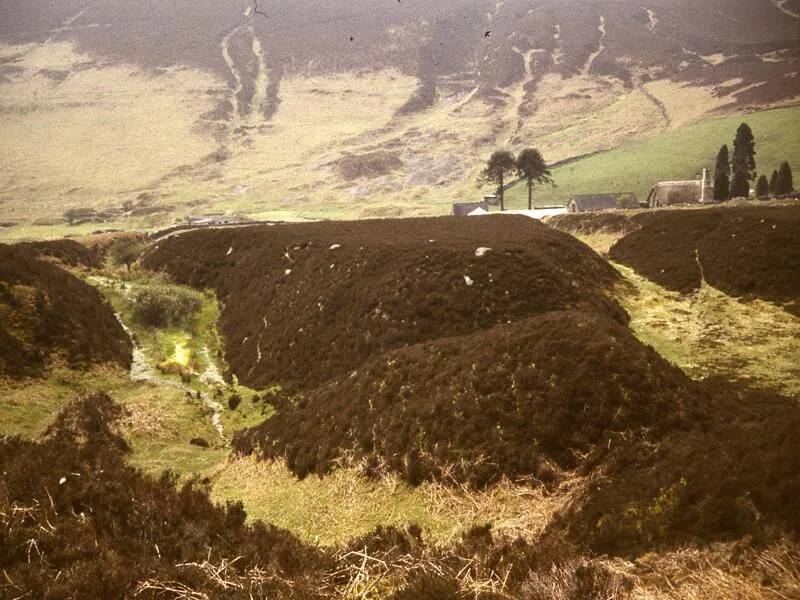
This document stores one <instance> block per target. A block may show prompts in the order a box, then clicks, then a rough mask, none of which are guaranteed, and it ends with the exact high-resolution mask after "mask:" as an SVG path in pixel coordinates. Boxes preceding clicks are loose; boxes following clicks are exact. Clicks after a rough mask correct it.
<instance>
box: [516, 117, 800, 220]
mask: <svg viewBox="0 0 800 600" xmlns="http://www.w3.org/2000/svg"><path fill="white" fill-rule="evenodd" d="M742 122H746V123H748V124H749V125H750V127H751V128H752V130H753V134H754V135H755V138H756V166H757V168H758V172H759V173H765V174H767V175H769V174H770V173H772V170H773V169H777V168H778V166H779V165H780V163H781V162H782V161H784V160H788V161H789V164H790V165H791V167H792V170H793V171H794V172H795V173H798V172H800V136H798V135H797V131H798V127H799V126H800V108H797V107H795V108H783V109H775V110H766V111H761V112H756V113H752V114H748V115H733V116H728V117H721V118H715V119H708V120H706V121H703V122H701V123H698V124H696V125H690V126H687V127H684V128H682V129H679V130H676V131H671V132H668V133H663V134H660V135H657V136H654V137H652V138H650V139H647V140H644V141H640V142H631V143H628V144H624V145H623V146H620V147H619V148H616V149H614V150H610V151H608V152H604V153H602V154H597V155H595V156H591V157H588V158H584V159H582V160H579V161H576V162H574V163H571V164H568V165H564V166H562V167H558V168H556V169H554V170H553V179H554V180H555V183H556V186H557V187H556V188H555V189H552V188H547V187H542V188H534V202H535V204H536V205H537V206H546V205H555V204H565V203H566V202H567V200H569V196H570V195H571V194H589V193H602V192H627V191H633V192H636V194H637V196H638V197H639V199H640V200H644V199H645V198H647V194H648V192H649V191H650V188H651V186H652V185H653V184H655V183H657V182H659V181H669V180H679V179H692V178H694V177H697V176H698V174H700V173H702V171H703V168H704V167H705V168H708V169H709V172H710V173H711V172H712V171H713V169H714V162H715V159H716V154H717V151H718V150H719V147H720V146H721V145H722V144H728V146H729V147H732V144H733V137H734V135H735V133H736V128H737V127H738V126H739V124H740V123H742ZM731 149H732V148H731ZM527 203H528V196H527V189H526V187H525V185H517V186H515V187H513V188H511V189H510V190H508V191H507V192H506V207H507V208H511V209H519V208H526V207H527Z"/></svg>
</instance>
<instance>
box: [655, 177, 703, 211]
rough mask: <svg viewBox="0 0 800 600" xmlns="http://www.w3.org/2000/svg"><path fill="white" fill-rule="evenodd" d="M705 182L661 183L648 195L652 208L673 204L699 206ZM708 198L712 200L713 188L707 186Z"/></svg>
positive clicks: (697, 180)
mask: <svg viewBox="0 0 800 600" xmlns="http://www.w3.org/2000/svg"><path fill="white" fill-rule="evenodd" d="M702 186H703V181H702V180H701V179H696V180H687V181H660V182H659V183H657V184H655V185H654V186H653V187H652V189H651V190H650V193H649V194H648V195H647V203H648V204H649V205H650V206H669V205H673V204H697V203H699V202H700V200H701V198H702ZM706 196H707V197H708V199H709V200H710V199H711V186H710V185H708V184H706Z"/></svg>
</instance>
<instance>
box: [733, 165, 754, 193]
mask: <svg viewBox="0 0 800 600" xmlns="http://www.w3.org/2000/svg"><path fill="white" fill-rule="evenodd" d="M749 195H750V182H749V181H748V180H747V173H745V172H744V171H743V170H742V169H738V170H737V171H736V172H735V173H734V174H733V181H731V198H747V197H748V196H749Z"/></svg>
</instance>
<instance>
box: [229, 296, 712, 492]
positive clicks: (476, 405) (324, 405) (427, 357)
mask: <svg viewBox="0 0 800 600" xmlns="http://www.w3.org/2000/svg"><path fill="white" fill-rule="evenodd" d="M700 398H701V396H700V394H699V393H698V390H697V388H696V386H695V385H694V384H693V382H691V380H689V379H688V378H687V377H686V376H685V375H684V374H683V373H682V372H681V371H680V370H679V369H677V368H675V367H672V366H671V365H669V364H668V363H667V362H666V361H664V360H663V359H662V358H661V357H660V356H659V355H658V354H657V353H656V352H655V351H653V350H652V349H651V348H649V347H647V346H644V345H643V344H641V343H640V342H639V341H638V340H636V338H635V337H634V336H633V334H632V333H631V332H630V330H628V329H627V327H625V326H623V325H621V324H619V323H617V322H615V321H614V320H612V319H610V318H608V317H607V316H603V315H599V314H597V313H596V312H591V311H578V310H573V311H557V312H550V313H547V314H545V315H541V316H536V317H531V318H529V319H525V320H521V321H517V322H515V323H512V324H506V325H499V326H497V327H494V328H492V329H489V330H487V331H480V332H477V333H473V334H470V335H467V336H462V337H453V338H446V339H442V340H437V341H434V342H428V343H423V344H418V345H415V346H411V347H408V348H404V349H401V350H397V351H394V352H389V353H387V354H385V355H383V356H381V357H378V358H376V359H374V360H372V361H370V362H368V363H367V364H365V365H363V366H362V367H360V368H359V369H358V370H357V371H355V372H353V373H352V374H348V375H345V376H342V377H340V378H338V379H336V380H334V381H332V382H330V383H328V384H326V385H323V386H321V387H319V388H318V389H316V390H314V391H312V392H310V393H308V394H307V395H305V396H304V397H303V398H302V399H301V400H300V402H299V403H298V405H297V407H295V408H289V409H288V410H282V411H279V413H278V414H277V415H275V416H273V417H272V418H271V419H269V420H267V421H266V422H264V423H263V424H262V425H259V426H257V427H254V428H252V429H250V430H246V431H243V432H239V433H238V434H237V435H236V437H235V439H234V442H233V443H234V447H235V448H236V449H237V450H238V451H239V452H244V453H248V452H256V453H258V454H259V455H262V456H265V457H279V456H286V458H287V460H288V464H289V467H290V468H291V469H292V470H293V471H294V472H295V473H297V475H299V476H301V477H304V476H306V475H308V474H309V473H318V474H323V473H326V472H327V471H329V470H330V469H331V468H333V466H334V465H335V464H337V462H338V461H340V459H342V458H343V456H345V455H347V454H348V453H352V454H354V456H355V458H356V459H362V458H364V459H366V460H367V461H368V462H369V463H370V464H372V465H374V466H375V468H376V469H380V470H382V469H391V470H393V471H396V472H399V473H400V474H401V476H402V477H404V478H405V479H407V480H408V481H410V482H412V483H419V482H420V481H421V480H423V479H436V480H442V479H446V478H450V477H452V478H454V479H455V480H456V481H466V482H469V483H471V484H473V485H478V486H483V485H486V484H489V483H491V482H493V481H495V480H497V479H498V478H500V477H501V476H508V477H510V478H518V477H523V476H531V475H537V474H540V472H541V471H542V469H545V468H547V467H546V465H547V463H549V462H554V463H556V464H557V465H558V466H559V467H561V468H564V469H571V468H575V467H576V466H578V465H579V464H580V463H581V460H580V459H579V456H581V455H584V454H587V453H589V452H591V451H593V450H594V449H595V447H596V446H597V445H601V446H602V445H604V444H605V443H606V442H607V441H608V439H610V435H611V432H619V431H633V430H637V429H639V428H649V430H650V432H651V433H652V434H653V435H656V436H658V435H660V434H661V433H663V432H666V431H673V430H676V429H680V428H682V427H685V426H686V424H687V423H688V422H689V421H691V420H692V419H693V415H694V414H695V413H696V412H697V406H698V404H699V403H700V402H701V399H700ZM445 473H447V476H445Z"/></svg>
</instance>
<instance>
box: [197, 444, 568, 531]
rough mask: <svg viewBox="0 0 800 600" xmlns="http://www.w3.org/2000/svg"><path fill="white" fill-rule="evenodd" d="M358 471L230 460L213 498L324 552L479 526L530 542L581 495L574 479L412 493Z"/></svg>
mask: <svg viewBox="0 0 800 600" xmlns="http://www.w3.org/2000/svg"><path fill="white" fill-rule="evenodd" d="M360 473H361V472H360V470H359V469H358V468H355V467H347V468H340V469H337V470H335V471H334V472H332V473H331V474H329V475H326V476H325V477H324V478H320V477H316V476H310V477H307V478H306V479H303V480H298V479H297V478H296V476H295V475H294V474H293V473H292V472H291V471H290V470H289V469H288V468H287V467H286V465H285V464H283V463H282V462H280V461H260V460H258V459H256V458H254V457H243V458H231V459H229V460H228V461H227V462H224V463H221V464H220V465H219V466H218V467H217V468H216V469H215V471H214V473H213V475H212V477H211V479H212V482H213V487H212V495H213V497H214V498H215V499H217V500H220V501H221V500H242V501H243V502H244V505H245V509H246V510H247V513H248V515H249V517H250V518H252V519H261V520H264V521H267V522H271V523H274V524H276V525H278V526H281V527H284V528H287V529H289V530H291V531H292V532H293V533H295V534H297V535H299V536H300V537H302V538H304V539H306V540H309V541H312V542H314V543H318V544H322V545H337V544H341V543H344V542H346V541H347V540H349V539H352V538H353V537H356V536H359V535H364V534H366V533H368V532H369V531H371V530H372V529H374V528H375V527H377V526H378V525H383V526H387V525H398V526H402V525H407V524H409V523H417V524H419V525H420V526H421V527H422V529H423V532H424V533H425V535H426V536H428V537H429V538H430V539H431V540H433V541H435V542H437V543H447V542H451V541H453V540H455V539H457V537H458V535H460V534H461V533H463V531H464V530H466V529H468V528H469V527H471V526H473V525H477V524H485V523H492V524H493V527H494V529H495V530H497V531H501V532H505V533H507V534H509V535H521V536H523V537H526V538H528V539H532V538H534V537H535V536H536V535H538V534H539V533H541V531H542V530H543V529H544V527H545V526H546V525H547V523H549V521H550V519H551V518H552V517H553V515H554V514H555V512H556V511H557V510H559V509H561V508H563V507H564V505H565V504H566V503H567V502H569V501H570V500H571V499H572V498H573V497H575V496H576V495H577V494H578V493H579V491H580V489H581V486H582V485H583V484H582V480H579V479H570V480H567V481H566V482H564V483H563V484H562V485H561V487H560V488H559V489H558V490H556V491H555V492H553V493H548V492H547V491H546V490H545V489H544V488H542V487H533V486H529V485H523V484H514V483H511V482H508V481H504V482H502V483H500V484H498V485H496V486H493V487H492V488H490V489H488V490H486V491H478V492H476V491H469V490H466V489H464V488H459V487H457V486H445V485H442V484H433V483H423V484H422V485H420V486H418V487H416V488H415V487H411V486H409V485H407V484H406V483H403V482H402V481H400V480H399V479H398V478H397V477H395V476H392V475H388V476H385V477H382V478H381V479H378V480H371V479H366V478H364V477H363V476H362V475H361V474H360Z"/></svg>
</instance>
